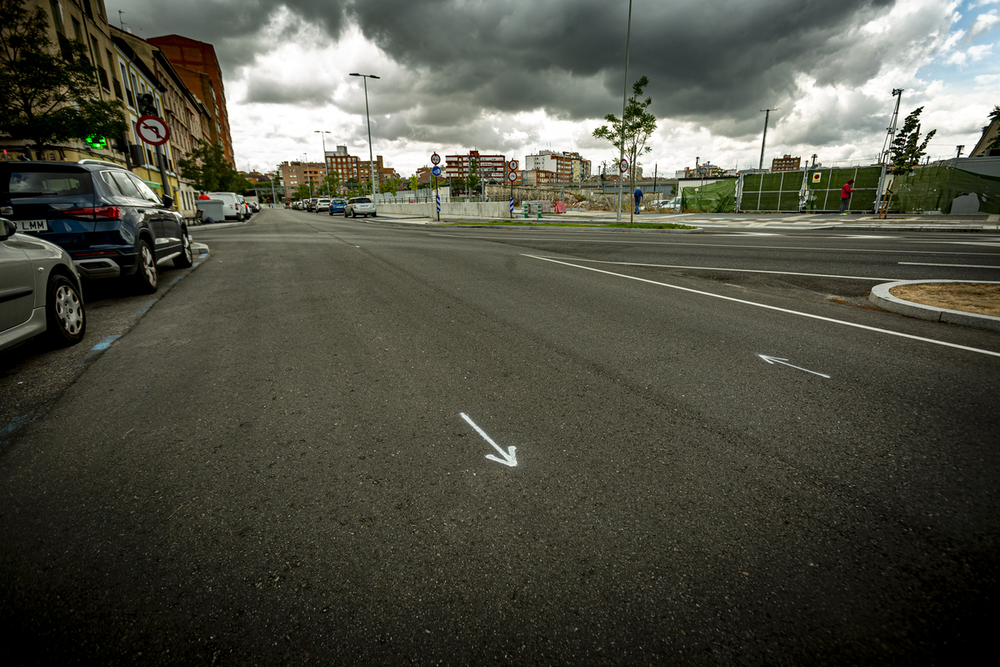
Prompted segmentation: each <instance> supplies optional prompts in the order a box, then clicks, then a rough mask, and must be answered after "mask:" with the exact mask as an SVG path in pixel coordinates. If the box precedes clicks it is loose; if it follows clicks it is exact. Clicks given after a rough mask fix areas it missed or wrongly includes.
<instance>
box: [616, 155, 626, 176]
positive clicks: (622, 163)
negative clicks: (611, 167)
mask: <svg viewBox="0 0 1000 667" xmlns="http://www.w3.org/2000/svg"><path fill="white" fill-rule="evenodd" d="M618 171H620V172H621V173H623V174H624V173H625V172H626V171H628V160H626V159H625V158H622V159H621V161H619V162H618Z"/></svg>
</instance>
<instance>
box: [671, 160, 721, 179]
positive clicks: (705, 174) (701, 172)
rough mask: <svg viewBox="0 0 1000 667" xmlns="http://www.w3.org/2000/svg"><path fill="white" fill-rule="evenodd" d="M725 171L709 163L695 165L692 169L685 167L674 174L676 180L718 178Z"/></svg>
mask: <svg viewBox="0 0 1000 667" xmlns="http://www.w3.org/2000/svg"><path fill="white" fill-rule="evenodd" d="M724 171H725V170H724V169H723V168H722V167H716V166H715V165H714V164H712V163H710V162H706V163H704V164H699V165H697V166H696V167H695V168H694V169H691V168H690V167H685V168H684V169H682V170H678V171H676V172H674V176H675V177H676V178H718V177H720V176H722V174H723V172H724Z"/></svg>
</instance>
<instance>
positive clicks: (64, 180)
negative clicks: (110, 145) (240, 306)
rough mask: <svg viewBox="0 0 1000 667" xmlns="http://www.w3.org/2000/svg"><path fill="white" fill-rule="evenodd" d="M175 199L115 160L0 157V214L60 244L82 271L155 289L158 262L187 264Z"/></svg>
mask: <svg viewBox="0 0 1000 667" xmlns="http://www.w3.org/2000/svg"><path fill="white" fill-rule="evenodd" d="M172 205H173V199H172V198H171V197H170V196H169V195H168V196H166V197H164V198H163V200H162V201H161V200H160V198H159V197H158V196H157V195H156V194H155V193H154V192H153V190H152V189H151V188H150V187H149V186H148V185H147V184H146V182H145V181H143V180H142V179H141V178H139V177H138V176H136V175H135V174H133V173H132V172H130V171H128V170H127V169H125V168H124V167H121V166H118V165H116V164H114V163H112V162H101V161H98V160H81V161H80V162H79V163H72V162H0V215H2V216H3V217H5V218H7V219H9V220H11V221H12V222H13V223H14V224H15V225H17V228H18V231H20V232H27V233H29V234H33V235H35V236H38V237H39V238H43V239H45V240H47V241H51V242H52V243H55V244H56V245H59V246H62V247H63V248H64V249H65V250H66V251H67V252H68V253H69V255H70V257H72V258H73V264H74V265H75V266H76V268H77V270H78V271H79V273H80V275H81V276H83V277H84V278H88V279H97V278H119V277H120V278H123V279H125V280H128V281H129V282H132V283H133V284H134V285H135V286H136V287H137V288H138V289H139V290H140V291H143V292H155V291H156V289H157V287H158V286H159V276H158V272H157V267H158V266H159V265H161V264H163V263H165V262H168V261H171V260H172V261H173V263H174V266H177V267H188V266H191V264H192V261H193V259H194V257H193V255H192V252H191V237H190V236H189V235H188V230H187V225H186V224H185V223H184V219H183V218H182V217H181V215H180V213H178V212H176V211H174V210H173V209H172V208H171V206H172Z"/></svg>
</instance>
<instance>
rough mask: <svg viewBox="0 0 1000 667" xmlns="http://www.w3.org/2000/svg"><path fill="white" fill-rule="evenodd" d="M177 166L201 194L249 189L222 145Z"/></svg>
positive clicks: (202, 147)
mask: <svg viewBox="0 0 1000 667" xmlns="http://www.w3.org/2000/svg"><path fill="white" fill-rule="evenodd" d="M0 1H2V0H0ZM177 166H178V167H180V170H181V175H182V176H184V178H186V179H187V180H189V181H191V184H192V185H193V186H194V188H195V189H197V190H201V191H202V192H243V191H245V190H249V189H250V182H249V181H247V179H246V178H244V177H243V176H240V174H239V172H237V171H236V169H235V168H234V167H233V165H231V164H229V161H228V160H226V155H225V153H224V152H223V150H222V144H214V145H210V144H208V143H206V142H201V143H199V144H198V146H196V147H195V148H194V149H193V150H192V151H190V152H189V153H188V157H186V158H181V159H180V160H178V161H177Z"/></svg>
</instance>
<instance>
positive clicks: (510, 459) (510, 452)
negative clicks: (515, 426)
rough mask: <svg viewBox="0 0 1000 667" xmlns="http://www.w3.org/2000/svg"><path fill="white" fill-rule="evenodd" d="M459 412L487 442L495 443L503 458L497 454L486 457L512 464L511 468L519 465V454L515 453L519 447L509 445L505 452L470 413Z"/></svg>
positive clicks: (507, 464) (508, 464) (495, 447)
mask: <svg viewBox="0 0 1000 667" xmlns="http://www.w3.org/2000/svg"><path fill="white" fill-rule="evenodd" d="M459 414H460V415H462V419H464V420H465V421H467V422H469V425H470V426H471V427H472V428H474V429H476V433H478V434H479V435H481V436H483V438H484V439H485V440H486V442H488V443H490V444H491V445H493V448H494V449H496V450H497V451H498V452H500V456H502V457H503V458H502V459H501V458H497V457H496V456H493V455H492V454H487V455H486V458H488V459H490V460H492V461H496V462H497V463H502V464H504V465H505V466H510V467H511V468H516V467H517V455H516V454H515V453H514V452H516V451H517V447H514V446H511V447H508V448H507V451H506V452H505V451H504V450H502V449H500V445H498V444H497V443H495V442H493V439H492V438H490V436H488V435H486V431H484V430H483V429H481V428H479V427H478V426H476V422H474V421H472V420H471V419H470V418H469V415H467V414H465V413H464V412H460V413H459Z"/></svg>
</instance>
